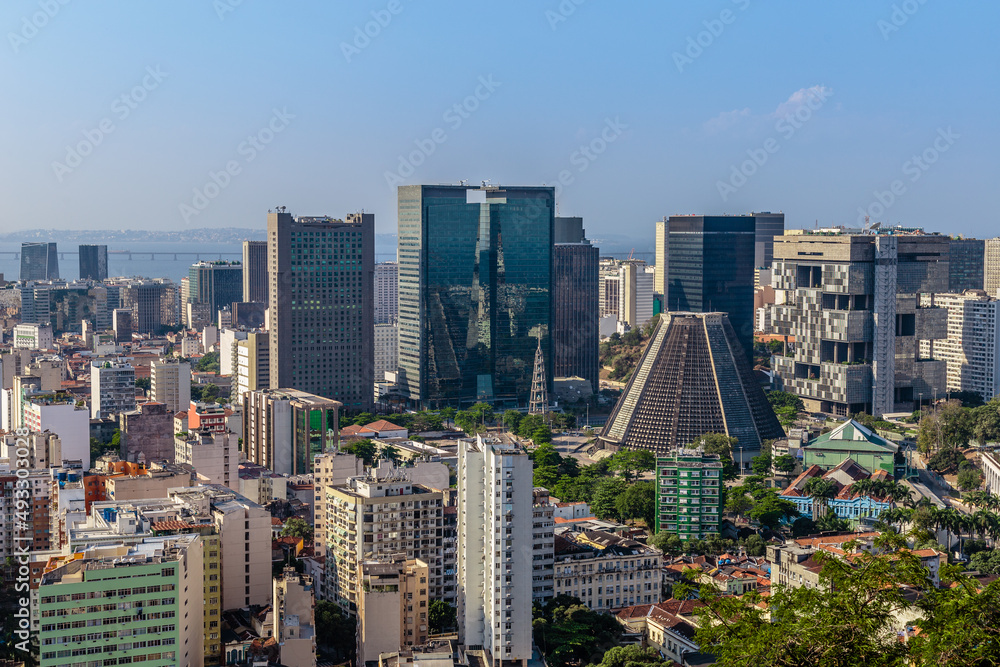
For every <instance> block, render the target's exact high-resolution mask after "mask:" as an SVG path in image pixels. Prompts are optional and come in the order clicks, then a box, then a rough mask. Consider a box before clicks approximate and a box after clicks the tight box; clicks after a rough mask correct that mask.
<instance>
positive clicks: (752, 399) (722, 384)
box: [600, 312, 784, 470]
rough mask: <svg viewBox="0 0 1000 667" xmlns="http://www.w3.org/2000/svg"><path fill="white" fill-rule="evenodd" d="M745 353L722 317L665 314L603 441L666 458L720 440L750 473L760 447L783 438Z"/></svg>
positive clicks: (644, 352)
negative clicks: (731, 441) (726, 440)
mask: <svg viewBox="0 0 1000 667" xmlns="http://www.w3.org/2000/svg"><path fill="white" fill-rule="evenodd" d="M742 352H743V348H742V345H741V341H740V340H739V338H738V336H737V335H736V331H735V330H734V329H733V327H732V326H731V325H730V323H729V318H728V317H727V316H726V315H725V313H679V312H668V313H664V314H663V315H662V317H661V318H660V322H659V324H658V325H657V329H656V331H655V332H654V333H653V337H652V338H651V340H650V343H649V345H648V346H647V347H646V349H645V350H644V351H643V354H642V357H641V358H640V360H639V364H638V366H637V367H636V370H635V372H634V373H633V374H632V377H631V378H630V379H629V381H628V384H627V385H626V387H625V391H624V392H623V393H622V396H621V398H620V399H619V400H618V404H617V405H616V406H615V408H614V409H613V410H612V412H611V416H610V418H609V419H608V420H607V422H606V423H605V425H604V429H603V430H602V431H601V434H600V440H601V441H602V442H603V443H604V445H605V447H610V448H628V449H647V450H650V451H653V452H655V453H656V454H658V455H663V454H666V453H668V452H670V451H673V450H674V449H676V448H678V447H685V446H687V445H689V444H691V443H694V442H696V441H697V439H698V438H699V437H700V436H701V435H703V434H705V433H725V434H727V435H729V436H730V437H734V438H736V439H737V445H736V447H735V448H734V449H733V460H734V461H735V462H736V464H737V465H738V466H739V467H740V469H741V470H750V461H751V459H753V457H755V456H757V454H758V452H759V451H760V446H761V442H762V441H764V440H767V439H775V438H782V437H784V431H782V430H781V425H780V424H779V423H778V419H777V417H775V415H774V411H773V410H772V409H771V406H770V404H769V403H768V402H767V399H766V398H765V396H764V392H763V390H762V389H761V387H760V383H759V382H758V381H757V377H756V376H755V375H754V373H753V370H752V369H751V368H750V364H749V363H748V362H747V359H746V356H745V355H744V354H743V353H742Z"/></svg>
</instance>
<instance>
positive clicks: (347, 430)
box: [340, 424, 375, 435]
mask: <svg viewBox="0 0 1000 667" xmlns="http://www.w3.org/2000/svg"><path fill="white" fill-rule="evenodd" d="M362 433H364V434H369V433H370V434H374V433H375V431H372V430H371V429H369V428H368V427H366V426H358V425H357V424H351V425H350V426H345V427H344V428H342V429H340V435H360V434H362Z"/></svg>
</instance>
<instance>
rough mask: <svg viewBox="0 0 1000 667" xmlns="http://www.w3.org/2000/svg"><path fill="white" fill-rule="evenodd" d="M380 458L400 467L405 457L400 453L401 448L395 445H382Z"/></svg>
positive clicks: (379, 451) (379, 453)
mask: <svg viewBox="0 0 1000 667" xmlns="http://www.w3.org/2000/svg"><path fill="white" fill-rule="evenodd" d="M378 457H379V458H380V459H385V460H387V461H392V465H394V466H398V465H400V464H401V463H402V462H403V457H402V456H401V455H400V453H399V448H398V447H395V446H393V445H382V446H381V447H380V448H379V450H378Z"/></svg>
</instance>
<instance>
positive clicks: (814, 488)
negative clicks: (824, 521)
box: [802, 477, 837, 521]
mask: <svg viewBox="0 0 1000 667" xmlns="http://www.w3.org/2000/svg"><path fill="white" fill-rule="evenodd" d="M802 490H803V491H804V492H805V494H806V495H807V496H812V499H813V507H814V511H813V521H817V520H818V519H819V518H820V516H819V515H820V514H826V510H827V507H828V505H827V503H828V501H829V500H830V498H833V497H834V496H836V495H837V487H836V486H835V485H834V483H833V482H831V481H830V480H828V479H823V478H822V477H813V478H812V479H810V480H809V481H808V482H806V485H805V486H804V487H803V488H802ZM819 508H822V510H823V511H822V512H817V511H815V510H816V509H819Z"/></svg>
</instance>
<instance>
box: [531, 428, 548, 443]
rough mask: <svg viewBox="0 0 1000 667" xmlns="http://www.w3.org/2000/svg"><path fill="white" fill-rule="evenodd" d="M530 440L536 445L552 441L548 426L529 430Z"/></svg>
mask: <svg viewBox="0 0 1000 667" xmlns="http://www.w3.org/2000/svg"><path fill="white" fill-rule="evenodd" d="M531 441H532V442H533V443H535V444H536V445H544V444H546V443H549V442H552V431H551V430H550V429H549V427H548V426H540V427H538V428H536V429H535V430H534V431H532V432H531Z"/></svg>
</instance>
